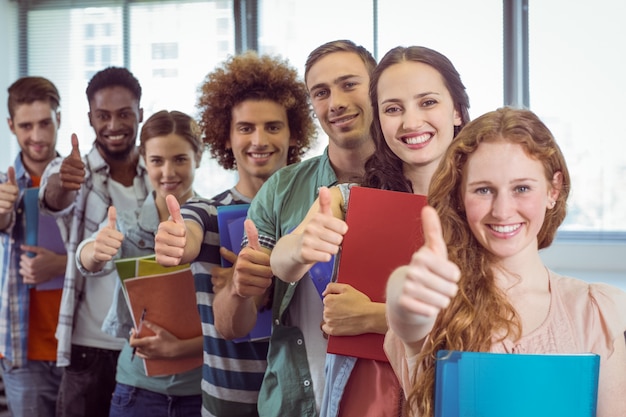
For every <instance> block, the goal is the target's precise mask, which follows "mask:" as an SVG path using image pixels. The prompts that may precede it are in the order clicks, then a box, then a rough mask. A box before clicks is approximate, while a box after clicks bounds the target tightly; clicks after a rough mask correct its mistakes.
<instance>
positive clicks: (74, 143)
mask: <svg viewBox="0 0 626 417" xmlns="http://www.w3.org/2000/svg"><path fill="white" fill-rule="evenodd" d="M71 140H72V152H70V156H71V157H72V158H73V159H80V149H78V136H76V133H72V139H71Z"/></svg>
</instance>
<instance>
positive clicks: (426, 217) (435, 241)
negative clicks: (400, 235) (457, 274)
mask: <svg viewBox="0 0 626 417" xmlns="http://www.w3.org/2000/svg"><path fill="white" fill-rule="evenodd" d="M422 228H423V230H424V246H426V247H427V248H429V249H430V250H432V251H433V252H434V253H435V254H436V255H438V256H442V257H445V258H447V257H448V247H447V246H446V242H445V240H444V239H443V230H442V229H441V220H440V219H439V215H438V214H437V211H436V210H435V209H434V208H433V207H431V206H424V208H423V209H422Z"/></svg>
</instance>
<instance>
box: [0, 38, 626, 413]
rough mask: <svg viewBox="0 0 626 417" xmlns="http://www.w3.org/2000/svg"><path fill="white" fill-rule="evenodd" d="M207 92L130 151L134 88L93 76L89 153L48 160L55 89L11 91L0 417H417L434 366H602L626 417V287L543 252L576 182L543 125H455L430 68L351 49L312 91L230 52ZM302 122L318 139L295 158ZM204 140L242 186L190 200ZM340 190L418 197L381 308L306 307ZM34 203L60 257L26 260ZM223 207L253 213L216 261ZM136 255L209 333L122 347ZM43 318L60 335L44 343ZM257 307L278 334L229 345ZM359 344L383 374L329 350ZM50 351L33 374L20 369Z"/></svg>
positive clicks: (455, 103) (113, 75)
mask: <svg viewBox="0 0 626 417" xmlns="http://www.w3.org/2000/svg"><path fill="white" fill-rule="evenodd" d="M20 84H23V86H22V88H21V89H20V88H17V87H16V86H19V85H20ZM34 85H39V86H40V87H41V86H42V85H44V86H46V88H45V89H44V90H45V93H42V91H41V88H39V90H37V89H36V88H34ZM18 91H19V93H18ZM34 91H38V92H37V93H33V92H34ZM51 91H52V93H51ZM199 91H200V97H199V101H198V106H197V107H198V110H199V120H198V122H196V121H194V120H193V118H192V117H190V116H189V115H187V114H184V113H181V112H177V111H166V110H164V111H160V112H157V113H155V114H154V115H152V116H151V117H150V118H148V119H147V120H146V121H145V122H144V123H143V126H142V129H141V132H140V134H139V138H140V141H139V146H138V147H137V146H136V143H135V142H136V136H137V134H138V130H139V129H138V126H139V123H141V122H142V121H143V110H142V109H141V107H140V99H141V87H140V85H139V82H138V81H137V80H136V79H135V77H134V76H133V75H132V74H131V73H130V72H128V71H127V70H126V69H123V68H114V67H112V68H107V69H104V70H103V71H101V72H99V73H97V74H96V75H95V76H94V77H93V78H92V79H91V80H90V82H89V85H88V87H87V98H88V102H89V119H90V123H91V125H92V126H93V128H94V132H95V135H96V140H95V142H94V146H93V148H92V150H91V151H90V152H89V153H88V154H86V155H85V156H81V154H80V151H79V148H78V139H77V138H76V137H72V152H71V153H70V155H69V156H67V157H65V158H63V157H60V156H58V155H57V154H56V152H55V150H54V148H55V144H56V130H57V129H58V125H59V123H60V112H59V109H58V108H59V105H60V98H59V95H58V92H56V88H54V86H53V85H52V84H51V83H50V82H49V81H47V80H45V79H41V78H38V77H26V78H24V79H21V80H18V81H17V82H16V83H15V84H14V85H13V86H12V87H10V88H9V112H10V115H11V118H10V119H9V126H10V127H11V130H12V132H13V133H14V134H15V135H16V137H17V138H18V143H19V144H20V148H21V152H20V155H18V157H17V158H16V162H15V165H14V167H11V168H9V170H8V171H7V174H6V175H4V174H3V175H2V177H0V182H1V183H2V184H0V229H2V237H3V245H4V251H5V255H4V264H3V270H2V299H1V301H0V304H1V305H0V320H2V321H1V322H0V324H1V325H0V334H1V335H2V341H3V342H2V348H3V351H2V352H1V353H2V354H3V358H2V372H3V378H4V379H5V384H6V385H7V393H8V400H9V407H10V408H11V411H12V412H13V413H14V415H41V416H44V415H54V414H55V413H56V415H58V416H70V415H74V416H85V415H90V416H92V415H93V416H96V415H111V416H143V415H157V416H159V415H162V416H171V415H204V416H257V415H260V416H263V417H265V416H284V415H289V416H292V415H293V416H318V415H321V416H353V415H359V416H392V415H394V416H395V415H419V416H422V417H425V416H432V415H433V404H434V398H433V396H434V364H435V357H436V352H437V351H439V350H442V349H447V350H470V351H492V352H506V353H579V352H594V353H597V354H599V355H600V356H601V366H600V383H599V394H598V416H616V415H625V414H626V406H625V405H624V404H625V403H624V402H623V401H622V399H621V396H620V394H624V393H626V341H625V339H624V331H625V330H626V294H624V293H623V292H621V291H620V290H618V289H615V288H612V287H609V286H607V285H604V284H588V283H584V282H582V281H579V280H575V279H572V278H567V277H563V276H560V275H559V274H557V273H555V272H553V271H550V270H548V269H547V268H546V267H545V266H544V265H543V263H542V261H541V259H540V257H539V250H540V249H543V248H545V247H547V246H549V245H550V243H551V242H552V240H553V238H554V235H555V233H556V229H557V228H558V226H559V225H560V224H561V222H562V221H563V219H564V217H565V212H566V201H567V196H568V194H569V191H570V186H571V184H570V178H569V174H568V171H567V166H566V163H565V160H564V158H563V155H562V153H561V151H560V149H559V147H558V145H557V144H556V142H555V140H554V138H553V136H552V134H551V133H550V131H549V130H548V128H547V127H546V126H545V125H544V124H543V123H542V122H541V120H540V119H539V118H538V117H537V116H536V115H535V114H533V113H532V112H530V111H528V110H521V109H513V108H501V109H498V110H495V111H493V112H489V113H487V114H485V115H482V116H480V117H478V118H477V119H475V120H474V121H470V118H469V112H468V109H469V98H468V96H467V94H466V91H465V87H464V85H463V83H462V82H461V77H460V75H459V74H458V72H457V71H456V69H455V68H454V66H453V64H452V63H451V62H450V61H449V60H448V59H447V58H446V57H445V56H443V55H442V54H440V53H438V52H436V51H434V50H432V49H429V48H425V47H418V46H411V47H397V48H394V49H392V50H390V51H389V52H387V53H386V54H385V56H384V57H383V58H382V59H381V60H380V62H379V63H378V64H377V63H376V62H375V60H374V58H373V57H372V56H371V54H370V53H369V52H368V51H367V50H366V49H364V48H363V47H361V46H358V45H356V44H354V43H353V42H351V41H347V40H338V41H332V42H329V43H326V44H324V45H321V46H319V47H318V48H316V49H315V50H314V51H313V52H311V54H310V55H309V57H308V59H307V62H306V65H305V74H304V82H302V81H299V79H298V75H297V71H296V70H295V69H293V68H292V67H290V65H289V64H288V63H287V62H286V61H283V60H281V59H279V58H273V57H269V56H258V55H256V54H254V53H245V54H242V55H238V56H233V57H231V58H229V59H228V60H226V61H225V62H224V63H223V64H222V65H221V66H219V67H218V68H216V69H215V70H214V71H212V72H211V73H210V74H209V75H208V76H207V78H206V79H205V80H204V82H203V84H202V86H201V88H200V90H199ZM12 100H13V101H12ZM310 106H312V110H313V112H314V115H312V114H311V109H310ZM314 119H316V120H317V122H319V124H320V126H321V127H322V129H323V130H324V132H325V133H326V134H327V136H328V138H329V142H328V146H327V147H326V149H325V150H324V152H323V154H322V155H319V156H316V157H312V158H309V159H306V160H304V161H300V159H301V158H302V156H303V155H304V154H305V153H306V151H307V150H308V149H309V148H310V147H311V145H312V143H313V141H314V140H315V132H316V129H315V124H314ZM205 145H206V146H207V147H208V149H209V151H210V153H211V155H212V157H214V158H215V159H216V160H217V161H218V163H219V164H220V165H221V166H222V167H223V168H225V169H236V170H237V173H238V180H237V183H236V184H235V185H234V186H233V187H232V188H229V189H227V190H226V191H224V192H223V193H220V194H218V195H217V196H214V197H213V198H210V199H207V198H203V197H201V196H198V195H196V194H195V193H194V191H193V188H192V184H193V181H194V175H195V171H196V169H197V168H198V166H199V164H200V158H201V155H202V152H203V151H204V147H205ZM55 157H56V158H55ZM44 168H45V172H44ZM209 178H210V177H207V180H210V179H209ZM39 179H41V180H40V181H39ZM352 185H361V186H365V187H373V188H380V189H384V190H392V191H400V192H407V193H415V194H422V195H427V196H428V201H429V207H426V208H424V210H423V212H422V222H423V225H422V227H423V231H424V236H425V244H424V245H423V247H422V248H420V249H419V250H418V251H417V252H416V253H415V254H414V255H413V257H412V258H411V259H410V260H409V259H407V265H405V266H402V267H399V268H398V269H397V270H395V271H394V272H393V273H392V274H391V276H390V277H367V278H368V279H378V280H387V279H388V284H387V298H386V303H376V302H372V301H371V300H370V299H369V298H368V297H367V296H366V295H365V294H363V293H361V292H360V291H358V290H356V289H355V288H353V287H352V286H350V285H347V284H342V283H337V282H331V283H329V284H328V286H327V287H326V289H325V291H324V292H323V294H322V296H323V299H320V295H319V293H318V292H317V290H316V289H315V287H314V285H313V283H312V281H311V279H310V277H309V275H308V272H309V270H310V268H311V267H312V266H313V265H314V264H315V263H317V262H327V261H329V260H330V259H331V256H332V255H335V254H336V253H337V252H338V250H339V248H340V246H341V243H342V240H343V236H344V235H345V233H346V232H347V225H346V223H345V221H344V218H345V213H346V209H347V206H348V204H349V195H350V188H351V186H352ZM32 186H39V187H40V188H39V198H40V208H41V210H42V211H43V212H46V213H49V214H51V215H53V216H55V217H56V218H57V223H58V225H59V228H60V229H61V234H62V236H63V238H64V240H65V242H66V250H67V254H54V253H50V252H49V251H43V250H40V249H38V248H34V247H26V246H23V245H20V244H21V243H23V222H24V219H23V216H21V211H20V207H22V203H21V201H22V198H21V196H22V193H23V190H24V189H25V188H26V187H32ZM234 204H250V208H249V210H248V219H247V220H246V222H245V236H244V238H243V242H242V250H241V252H240V253H239V255H238V256H237V255H235V254H234V253H232V252H230V251H228V250H226V249H225V248H220V244H219V242H220V240H219V228H218V223H217V208H218V207H219V206H225V205H234ZM378 220H380V221H381V222H382V221H383V219H378ZM372 239H376V236H372ZM25 252H34V253H35V256H34V257H29V256H26V255H25ZM147 254H155V255H156V259H157V261H158V262H159V263H160V264H162V265H164V266H171V265H178V264H181V263H190V264H191V269H192V272H193V274H194V280H195V285H196V298H197V304H198V309H199V312H200V317H201V321H202V337H198V338H194V339H190V340H179V339H178V338H176V337H175V336H174V335H172V334H171V333H170V332H168V331H167V330H166V329H164V328H162V327H160V326H158V323H152V322H150V321H145V322H144V325H145V326H148V327H149V328H150V329H151V330H152V331H153V332H154V333H155V335H154V336H148V337H139V335H137V334H136V331H135V329H134V328H133V326H132V320H131V318H130V315H129V312H128V309H127V307H126V304H125V301H124V296H123V294H122V289H121V285H120V281H119V279H117V276H116V273H115V270H114V267H113V264H112V262H113V261H114V260H115V259H117V258H121V257H133V256H140V255H147ZM221 258H224V259H227V260H228V261H230V262H232V263H233V264H234V265H233V267H232V268H223V267H221V266H220V259H221ZM66 260H67V261H66ZM65 261H66V262H65ZM51 265H54V266H55V267H54V268H51V267H50V266H51ZM57 265H61V266H59V267H57ZM65 265H67V267H66V268H65ZM60 269H62V273H63V274H65V283H64V287H63V289H62V290H60V289H59V290H54V291H52V292H50V293H49V294H46V296H47V297H48V298H42V293H44V291H37V290H36V288H33V287H32V284H34V283H38V282H42V281H45V280H47V279H50V277H52V276H54V273H58V272H59V270H60ZM45 293H48V291H45ZM53 301H54V302H53ZM37 306H39V310H38V309H36V308H35V307H37ZM59 306H60V311H59ZM43 307H45V308H46V309H47V310H46V317H48V318H51V317H52V318H53V320H51V321H50V320H48V322H47V323H48V325H47V328H46V329H44V330H45V332H44V333H42V329H41V323H46V322H45V321H44V322H42V321H41V320H40V318H41V317H42V316H43V315H44V314H43V313H42V310H41V309H42V308H43ZM265 308H270V309H271V310H272V315H273V320H272V321H273V324H272V333H271V336H270V338H269V340H262V341H254V342H242V343H236V342H234V341H233V339H235V338H239V337H242V336H245V335H246V334H247V333H249V331H250V330H251V329H252V327H253V326H254V325H255V323H256V319H257V315H258V312H259V310H261V309H265ZM54 309H56V311H58V312H59V314H58V323H57V320H56V316H54V315H53V314H52V312H54ZM35 318H36V320H35ZM35 326H39V327H35ZM55 332H56V334H55ZM363 333H379V334H386V338H385V352H386V353H387V356H388V358H389V363H387V362H379V361H374V360H366V359H356V358H354V357H349V356H342V355H335V354H328V353H327V352H326V345H327V337H328V335H332V336H348V335H357V334H363ZM43 334H46V335H47V336H48V337H47V343H48V345H47V346H48V347H47V348H46V349H47V350H46V351H47V356H45V357H43V356H41V355H40V356H37V355H36V354H35V352H36V351H37V346H40V344H39V343H41V338H42V337H41V336H42V335H43ZM55 337H56V339H55ZM57 340H58V345H57V343H56V342H57ZM35 345H36V346H35ZM133 350H135V351H136V355H137V357H139V358H143V359H151V358H172V357H183V356H191V355H202V356H203V359H204V360H203V366H202V367H201V368H198V369H194V370H192V371H189V372H185V373H182V374H176V375H169V376H162V377H147V376H146V375H145V373H144V369H143V366H142V365H141V361H133V359H132V351H133ZM52 354H54V356H52ZM55 362H56V363H55ZM60 369H62V370H63V372H61V371H60ZM24 370H28V371H26V372H25V371H24ZM36 374H37V375H36ZM57 392H58V395H57V394H56V393H57ZM34 407H37V408H34Z"/></svg>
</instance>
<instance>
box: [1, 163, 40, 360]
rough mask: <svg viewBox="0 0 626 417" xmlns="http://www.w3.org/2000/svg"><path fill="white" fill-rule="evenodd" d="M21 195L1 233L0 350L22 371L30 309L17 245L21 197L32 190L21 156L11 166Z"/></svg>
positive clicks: (22, 221)
mask: <svg viewBox="0 0 626 417" xmlns="http://www.w3.org/2000/svg"><path fill="white" fill-rule="evenodd" d="M13 166H14V168H15V177H16V180H17V185H18V187H19V189H20V195H19V197H18V199H17V200H16V201H15V210H14V211H13V214H12V219H11V223H10V224H9V225H8V226H7V228H6V229H4V230H2V231H0V239H1V242H2V248H3V254H2V265H1V267H2V272H1V273H2V275H1V278H0V291H2V295H1V296H0V343H1V344H0V349H2V351H1V352H2V354H3V355H4V357H5V358H6V359H7V360H8V361H10V362H11V364H12V366H15V367H22V366H24V365H25V364H26V361H27V351H28V343H27V341H28V310H29V307H30V288H29V285H28V284H24V282H23V280H22V276H21V275H20V273H19V269H20V256H21V255H22V251H21V250H20V245H21V244H22V243H24V231H25V229H26V216H24V215H23V212H24V207H23V205H22V197H23V195H24V194H23V192H24V189H26V188H29V187H32V184H33V183H32V181H31V179H30V175H28V172H27V171H26V168H25V167H24V164H23V163H22V153H21V152H20V153H19V154H18V155H17V157H16V158H15V162H14V163H13ZM7 181H8V178H7V175H6V173H4V172H2V173H0V183H5V182H7Z"/></svg>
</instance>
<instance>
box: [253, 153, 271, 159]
mask: <svg viewBox="0 0 626 417" xmlns="http://www.w3.org/2000/svg"><path fill="white" fill-rule="evenodd" d="M270 155H271V154H269V153H250V156H252V157H253V158H267V157H268V156H270Z"/></svg>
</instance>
